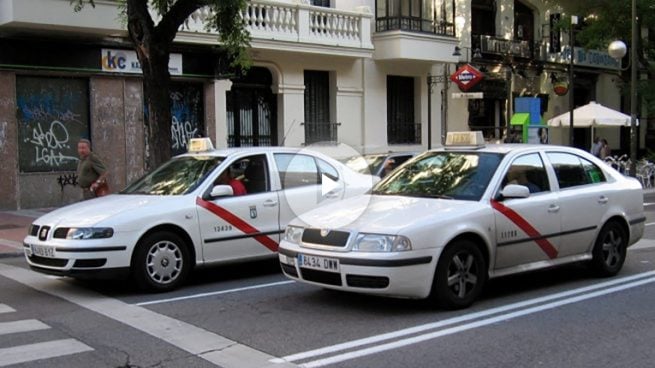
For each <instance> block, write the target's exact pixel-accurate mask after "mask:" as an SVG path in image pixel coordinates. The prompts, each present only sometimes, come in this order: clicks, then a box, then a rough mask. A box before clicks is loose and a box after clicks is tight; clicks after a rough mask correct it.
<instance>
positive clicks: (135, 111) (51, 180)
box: [0, 0, 645, 209]
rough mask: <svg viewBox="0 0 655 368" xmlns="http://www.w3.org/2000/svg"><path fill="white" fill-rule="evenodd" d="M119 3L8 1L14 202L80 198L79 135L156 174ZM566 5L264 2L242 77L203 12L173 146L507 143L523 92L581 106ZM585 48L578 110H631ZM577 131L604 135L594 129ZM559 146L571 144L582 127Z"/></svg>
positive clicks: (6, 112)
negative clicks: (205, 139) (468, 78)
mask: <svg viewBox="0 0 655 368" xmlns="http://www.w3.org/2000/svg"><path fill="white" fill-rule="evenodd" d="M118 13H119V10H118V8H117V2H116V1H110V0H96V7H95V8H93V7H85V8H84V9H83V10H82V11H81V12H79V13H75V12H74V11H73V9H72V7H71V6H70V3H69V1H68V0H0V86H2V88H0V152H1V153H2V157H3V160H2V162H0V177H2V178H3V179H2V182H1V183H0V193H2V196H0V208H2V209H14V208H32V207H49V206H59V205H62V204H66V203H70V202H74V201H77V200H79V199H80V197H81V193H80V192H81V191H80V190H79V188H78V187H76V186H75V183H76V177H75V167H76V164H77V163H76V156H77V153H76V143H77V140H79V139H80V138H90V139H91V141H92V144H93V150H94V151H95V152H97V153H99V154H100V155H101V156H102V157H104V158H105V160H106V161H107V163H108V166H109V167H110V168H111V178H110V185H111V187H112V189H113V190H119V189H120V188H122V187H124V186H125V185H126V184H128V183H130V182H132V181H133V180H135V179H136V178H138V177H139V176H140V175H142V174H143V170H144V169H143V167H144V128H143V126H144V121H145V118H144V116H145V114H146V113H147V111H144V102H143V85H142V80H141V76H140V73H139V70H140V69H139V67H138V61H137V60H136V56H135V54H134V52H133V51H131V50H130V43H129V40H128V38H127V33H126V30H125V28H124V26H123V25H122V23H121V20H120V18H119V16H118ZM560 15H561V12H559V11H557V10H553V9H546V8H545V7H544V5H543V4H542V1H537V0H497V1H493V0H429V1H428V0H350V1H348V0H314V1H297V0H296V1H290V0H287V1H284V0H276V1H269V0H253V1H251V2H249V3H248V8H247V9H246V10H245V11H244V13H243V14H242V16H243V19H244V21H245V22H246V25H247V28H248V30H249V31H250V34H251V37H252V39H251V45H250V46H251V48H250V52H251V57H252V60H253V68H251V70H250V71H249V72H248V73H247V74H246V75H243V76H230V75H226V74H225V70H226V68H225V64H226V62H225V59H224V55H223V54H222V53H221V51H220V48H219V47H217V35H216V34H213V33H211V32H208V31H207V30H206V28H205V23H206V22H205V20H206V19H207V17H208V16H209V14H208V13H207V10H205V9H203V10H200V11H198V12H196V13H195V14H193V16H192V17H190V18H189V19H188V20H187V22H186V23H185V25H184V26H183V27H182V28H181V29H180V31H179V32H178V35H177V38H176V39H175V47H174V48H173V50H172V56H171V64H170V70H171V75H172V79H173V88H172V91H171V104H172V113H173V119H172V121H171V135H172V138H173V139H172V142H173V147H172V148H173V150H174V151H175V152H183V151H184V150H185V148H186V144H187V142H188V139H189V138H191V137H194V136H209V137H211V138H212V140H214V144H215V145H216V146H217V147H229V146H258V145H283V146H295V147H303V146H310V145H311V146H312V147H313V148H316V149H322V150H325V151H326V152H327V153H330V150H331V148H332V147H334V146H336V145H337V144H345V145H348V146H350V147H353V148H354V149H355V150H357V151H358V152H360V153H374V152H387V151H420V150H424V149H426V148H429V147H435V146H437V145H440V144H441V143H442V141H443V138H444V137H445V133H446V131H453V130H482V131H483V132H484V135H485V137H487V138H488V139H489V140H490V141H495V140H502V139H504V138H505V137H506V136H507V133H508V126H509V124H508V122H510V121H511V120H512V117H513V115H514V112H515V106H514V101H515V98H516V97H536V98H538V99H539V100H540V102H541V104H540V106H541V111H540V113H541V115H542V117H543V118H544V119H546V120H547V119H548V118H550V117H552V116H555V115H558V114H560V113H563V112H566V111H568V109H569V102H568V96H559V95H557V94H556V93H555V91H554V85H555V84H557V82H560V81H563V80H566V78H567V77H566V75H567V70H568V69H567V65H568V64H567V63H568V61H567V60H568V53H569V51H568V50H570V49H569V48H567V47H563V46H561V45H566V44H567V43H568V38H567V36H566V35H565V34H560V33H559V32H556V30H555V28H554V27H552V24H553V19H556V17H558V16H560ZM155 18H156V17H155ZM456 48H457V49H458V50H459V52H455V49H456ZM575 54H576V59H575V62H576V67H575V70H576V80H575V99H576V100H575V103H576V106H577V105H582V104H584V103H587V102H589V101H592V100H594V101H598V102H600V103H603V104H604V105H606V106H609V107H612V108H615V109H621V107H622V106H621V96H620V92H619V88H618V83H619V79H618V78H617V75H618V64H617V63H616V62H614V61H613V60H611V59H609V58H608V57H607V56H606V53H605V52H604V51H592V52H590V51H585V50H582V49H575ZM466 64H470V65H471V66H472V67H475V68H476V69H477V70H480V71H481V73H482V75H483V78H482V80H481V81H480V82H479V83H478V84H477V85H475V86H473V87H472V88H470V89H468V90H467V91H465V92H467V93H462V92H463V91H461V90H460V88H459V87H458V86H457V84H456V83H453V81H452V79H451V75H452V74H453V73H455V72H456V70H458V68H460V67H462V66H464V65H466ZM473 97H475V98H473ZM599 134H601V135H603V136H606V137H607V138H608V140H609V141H610V145H611V146H612V147H617V148H619V147H621V148H622V147H623V145H624V144H625V142H622V140H624V139H623V138H622V135H621V134H619V133H618V132H615V131H607V132H602V131H601V132H600V133H599ZM644 135H645V132H642V133H641V135H640V136H641V137H642V138H641V147H643V144H644V142H643V136H644ZM575 136H576V145H579V146H580V147H586V146H588V145H590V140H591V138H590V137H589V136H588V131H587V132H585V131H580V132H576V135H575ZM550 141H551V142H553V143H568V131H567V130H566V129H561V128H558V129H551V132H550ZM626 149H627V148H626Z"/></svg>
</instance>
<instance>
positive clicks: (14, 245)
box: [0, 239, 23, 251]
mask: <svg viewBox="0 0 655 368" xmlns="http://www.w3.org/2000/svg"><path fill="white" fill-rule="evenodd" d="M0 244H2V245H6V246H8V247H10V248H15V249H16V250H20V251H22V250H23V243H21V242H17V241H14V240H9V239H0Z"/></svg>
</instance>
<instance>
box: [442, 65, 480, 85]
mask: <svg viewBox="0 0 655 368" xmlns="http://www.w3.org/2000/svg"><path fill="white" fill-rule="evenodd" d="M483 78H484V75H483V74H482V72H481V71H479V70H478V69H476V68H475V67H474V66H472V65H470V64H466V65H464V66H462V67H461V68H459V69H457V70H456V71H455V73H453V74H452V75H451V76H450V80H451V81H453V82H455V84H457V86H458V87H459V89H460V90H462V91H464V92H466V91H468V90H469V89H470V88H471V87H473V86H475V85H476V84H478V83H480V81H481V80H482V79H483Z"/></svg>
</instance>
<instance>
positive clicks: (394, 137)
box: [387, 123, 421, 144]
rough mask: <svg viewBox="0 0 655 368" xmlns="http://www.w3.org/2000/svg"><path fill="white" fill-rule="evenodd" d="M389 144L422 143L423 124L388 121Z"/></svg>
mask: <svg viewBox="0 0 655 368" xmlns="http://www.w3.org/2000/svg"><path fill="white" fill-rule="evenodd" d="M387 142H388V143H389V144H421V124H414V123H387Z"/></svg>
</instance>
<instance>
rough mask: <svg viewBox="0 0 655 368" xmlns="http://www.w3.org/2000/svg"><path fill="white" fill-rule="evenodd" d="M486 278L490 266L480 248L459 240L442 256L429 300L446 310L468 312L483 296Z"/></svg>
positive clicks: (470, 242) (467, 241) (447, 248)
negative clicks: (481, 294) (465, 310)
mask: <svg viewBox="0 0 655 368" xmlns="http://www.w3.org/2000/svg"><path fill="white" fill-rule="evenodd" d="M487 276H488V273H487V262H486V261H485V259H484V257H483V256H482V252H481V251H480V249H479V248H478V247H477V245H476V244H475V243H473V242H472V241H469V240H458V241H456V242H455V243H452V244H450V245H449V246H447V247H446V249H445V250H444V251H443V252H442V253H441V256H440V257H439V261H438V263H437V268H436V271H435V274H434V280H433V281H432V292H431V294H430V296H431V298H432V299H434V301H435V302H436V303H437V304H438V305H440V306H442V307H444V308H447V309H460V308H466V307H468V306H470V305H471V304H473V302H474V301H475V299H476V298H477V297H478V296H479V295H480V293H481V292H482V288H483V287H484V284H485V283H486V281H487Z"/></svg>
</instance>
